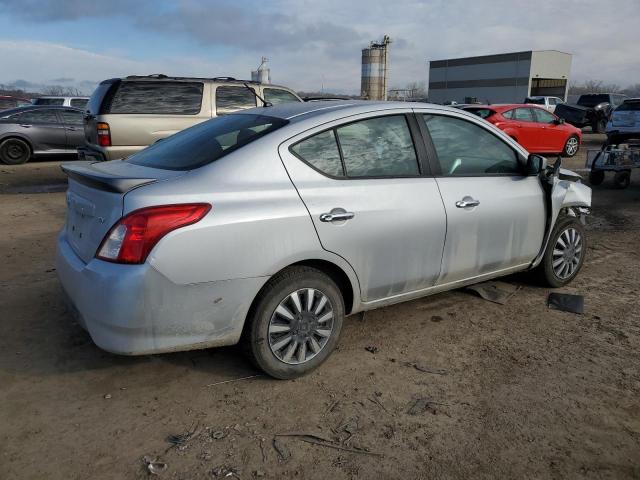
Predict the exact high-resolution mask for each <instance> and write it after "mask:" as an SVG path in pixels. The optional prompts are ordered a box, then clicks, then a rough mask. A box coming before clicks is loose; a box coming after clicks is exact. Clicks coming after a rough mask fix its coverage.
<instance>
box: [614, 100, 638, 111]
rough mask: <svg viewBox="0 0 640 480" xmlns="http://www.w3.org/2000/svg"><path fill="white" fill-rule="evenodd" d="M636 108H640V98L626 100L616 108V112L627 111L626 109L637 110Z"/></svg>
mask: <svg viewBox="0 0 640 480" xmlns="http://www.w3.org/2000/svg"><path fill="white" fill-rule="evenodd" d="M638 110H640V100H634V101H629V100H627V101H626V102H624V103H623V104H622V105H620V106H619V107H618V108H616V112H628V111H635V112H637V111H638Z"/></svg>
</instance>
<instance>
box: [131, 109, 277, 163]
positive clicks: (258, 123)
mask: <svg viewBox="0 0 640 480" xmlns="http://www.w3.org/2000/svg"><path fill="white" fill-rule="evenodd" d="M287 123H288V121H287V120H282V119H280V118H274V117H267V116H264V115H248V114H244V115H226V116H224V117H221V118H214V119H212V120H208V121H206V122H202V123H199V124H197V125H194V126H193V127H190V128H187V129H185V130H182V131H180V132H178V133H176V134H175V135H171V136H170V137H167V138H165V139H164V140H162V141H161V142H156V143H154V144H153V145H151V146H150V147H147V148H145V149H144V150H141V151H140V152H138V153H136V154H134V155H131V156H130V157H128V158H127V159H126V160H125V161H127V162H129V163H133V164H135V165H143V166H145V167H152V168H160V169H163V170H191V169H194V168H198V167H201V166H203V165H206V164H208V163H211V162H214V161H216V160H218V159H219V158H221V157H223V156H224V155H226V154H228V153H230V152H232V151H235V150H237V149H239V148H242V147H243V146H245V145H247V144H248V143H250V142H253V141H255V140H257V139H258V138H260V137H262V136H264V135H268V134H269V133H271V132H272V131H274V130H277V129H278V128H280V127H282V126H283V125H286V124H287Z"/></svg>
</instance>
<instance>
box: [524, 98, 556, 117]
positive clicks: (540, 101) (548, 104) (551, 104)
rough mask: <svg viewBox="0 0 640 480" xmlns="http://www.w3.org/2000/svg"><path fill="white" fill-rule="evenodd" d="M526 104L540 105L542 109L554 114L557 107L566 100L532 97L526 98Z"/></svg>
mask: <svg viewBox="0 0 640 480" xmlns="http://www.w3.org/2000/svg"><path fill="white" fill-rule="evenodd" d="M524 103H530V104H532V105H540V106H541V107H543V108H545V109H546V110H549V111H550V112H551V113H553V112H555V110H556V105H560V104H561V103H564V100H563V99H561V98H559V97H544V96H532V97H527V98H525V99H524Z"/></svg>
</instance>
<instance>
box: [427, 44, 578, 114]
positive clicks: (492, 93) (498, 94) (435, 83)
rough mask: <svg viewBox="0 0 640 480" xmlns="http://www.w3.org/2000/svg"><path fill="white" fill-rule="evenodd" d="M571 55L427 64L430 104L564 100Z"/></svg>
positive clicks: (511, 55) (525, 54) (551, 53)
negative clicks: (543, 97)
mask: <svg viewBox="0 0 640 480" xmlns="http://www.w3.org/2000/svg"><path fill="white" fill-rule="evenodd" d="M570 71H571V54H569V53H564V52H559V51H557V50H538V51H528V52H515V53H503V54H498V55H484V56H481V57H466V58H453V59H448V60H435V61H431V62H429V101H430V102H433V103H447V102H457V103H471V102H473V101H474V100H477V101H480V102H483V103H520V102H523V101H524V99H525V97H528V96H533V95H548V96H554V97H560V98H563V99H565V100H566V97H567V91H568V88H569V74H570Z"/></svg>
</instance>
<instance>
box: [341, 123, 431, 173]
mask: <svg viewBox="0 0 640 480" xmlns="http://www.w3.org/2000/svg"><path fill="white" fill-rule="evenodd" d="M336 132H337V135H338V141H339V142H340V147H341V148H342V155H343V160H344V166H345V171H346V175H347V176H348V177H378V176H384V177H389V176H391V177H397V176H414V175H419V174H420V172H419V169H418V159H417V156H416V151H415V148H414V146H413V140H412V138H411V132H410V131H409V125H408V124H407V120H406V118H405V116H404V115H389V116H385V117H378V118H371V119H368V120H360V121H358V122H354V123H350V124H348V125H345V126H343V127H338V128H337V129H336Z"/></svg>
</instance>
